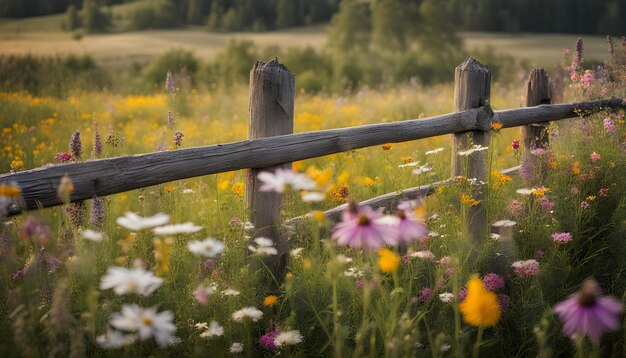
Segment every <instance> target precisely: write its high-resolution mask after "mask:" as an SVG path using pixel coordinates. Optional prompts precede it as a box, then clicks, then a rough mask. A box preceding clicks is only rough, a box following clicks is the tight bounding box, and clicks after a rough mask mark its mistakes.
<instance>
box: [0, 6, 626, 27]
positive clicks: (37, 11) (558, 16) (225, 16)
mask: <svg viewBox="0 0 626 358" xmlns="http://www.w3.org/2000/svg"><path fill="white" fill-rule="evenodd" d="M428 1H429V0H263V1H259V0H54V1H51V0H0V16H3V17H28V16H38V15H47V14H55V13H61V12H65V11H67V12H68V13H70V12H82V9H84V8H86V7H89V6H96V7H98V8H99V9H100V12H101V13H102V14H105V16H108V17H109V19H108V23H106V22H105V23H104V25H105V26H96V27H88V26H87V28H86V30H88V31H93V30H100V31H106V30H111V29H116V30H119V29H121V30H133V29H141V28H159V27H176V26H184V25H204V26H207V28H208V29H209V30H214V31H239V30H252V31H266V30H272V29H279V28H286V27H293V26H302V25H310V24H315V23H323V22H328V21H329V20H330V19H331V18H332V16H333V15H334V14H335V13H337V11H339V8H340V4H341V3H347V2H358V3H362V4H366V5H368V6H369V7H370V8H371V9H372V10H373V9H375V8H380V7H385V8H388V9H391V10H390V11H392V10H396V9H400V8H403V9H411V8H412V9H415V8H419V7H420V6H422V4H423V3H424V2H428ZM123 3H133V4H132V6H126V7H123V9H125V10H123V11H120V12H114V11H111V8H113V7H115V5H119V4H123ZM437 3H438V4H439V5H442V6H443V7H445V8H446V12H445V13H444V14H445V16H443V17H440V18H437V20H438V21H441V22H445V23H448V24H453V25H454V26H455V27H456V29H457V30H465V31H506V32H559V33H585V34H607V33H610V34H617V35H619V34H623V33H625V32H626V21H624V19H626V0H437ZM409 12H410V10H409ZM399 15H401V14H399ZM116 22H120V23H122V24H123V26H122V27H121V28H120V27H119V26H111V25H112V24H114V23H116ZM398 24H402V25H406V24H407V23H406V22H403V21H402V20H399V21H398ZM99 25H102V24H99ZM70 29H71V28H70Z"/></svg>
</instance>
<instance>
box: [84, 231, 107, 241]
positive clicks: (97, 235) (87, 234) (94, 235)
mask: <svg viewBox="0 0 626 358" xmlns="http://www.w3.org/2000/svg"><path fill="white" fill-rule="evenodd" d="M80 235H81V236H82V237H83V238H85V239H87V240H89V241H93V242H100V241H102V240H103V239H104V234H103V233H101V232H96V231H93V230H89V229H87V230H83V231H82V232H81V233H80Z"/></svg>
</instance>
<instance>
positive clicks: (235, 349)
mask: <svg viewBox="0 0 626 358" xmlns="http://www.w3.org/2000/svg"><path fill="white" fill-rule="evenodd" d="M228 351H229V352H230V353H233V354H237V353H241V352H243V343H239V342H235V343H233V345H232V346H230V349H229V350H228Z"/></svg>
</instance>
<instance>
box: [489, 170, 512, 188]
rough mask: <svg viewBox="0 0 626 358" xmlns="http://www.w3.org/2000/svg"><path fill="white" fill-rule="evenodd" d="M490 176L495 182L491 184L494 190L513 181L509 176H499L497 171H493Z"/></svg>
mask: <svg viewBox="0 0 626 358" xmlns="http://www.w3.org/2000/svg"><path fill="white" fill-rule="evenodd" d="M491 176H492V177H493V178H494V179H495V182H494V183H493V188H494V189H498V188H499V187H501V186H504V185H506V184H507V183H510V182H512V181H513V179H511V177H510V176H508V175H506V174H501V173H500V172H499V171H497V170H494V171H493V172H492V173H491Z"/></svg>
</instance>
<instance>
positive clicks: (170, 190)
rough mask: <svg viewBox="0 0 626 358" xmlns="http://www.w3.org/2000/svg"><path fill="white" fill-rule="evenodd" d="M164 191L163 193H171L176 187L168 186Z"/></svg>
mask: <svg viewBox="0 0 626 358" xmlns="http://www.w3.org/2000/svg"><path fill="white" fill-rule="evenodd" d="M164 189H165V191H167V192H168V193H171V192H173V191H174V190H176V186H174V185H168V186H166V187H165V188H164Z"/></svg>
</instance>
